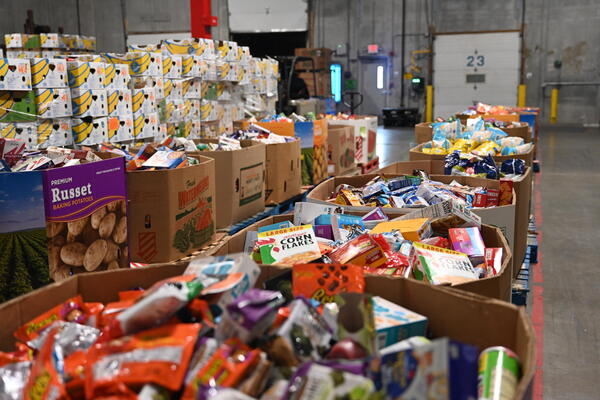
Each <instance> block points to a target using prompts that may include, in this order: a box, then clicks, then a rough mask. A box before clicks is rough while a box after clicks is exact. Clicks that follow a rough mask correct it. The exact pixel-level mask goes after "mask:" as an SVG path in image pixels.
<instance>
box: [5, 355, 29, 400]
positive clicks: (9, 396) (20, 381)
mask: <svg viewBox="0 0 600 400" xmlns="http://www.w3.org/2000/svg"><path fill="white" fill-rule="evenodd" d="M31 364H32V362H31V352H28V351H23V350H18V351H16V352H13V353H4V352H0V398H1V399H3V400H20V399H22V398H23V389H24V388H25V384H26V383H27V380H28V378H29V371H30V370H31Z"/></svg>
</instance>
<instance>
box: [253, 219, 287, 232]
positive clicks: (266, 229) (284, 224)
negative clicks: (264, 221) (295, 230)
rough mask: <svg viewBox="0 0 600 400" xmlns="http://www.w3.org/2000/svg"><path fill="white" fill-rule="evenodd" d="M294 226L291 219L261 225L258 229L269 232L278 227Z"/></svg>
mask: <svg viewBox="0 0 600 400" xmlns="http://www.w3.org/2000/svg"><path fill="white" fill-rule="evenodd" d="M292 226H294V224H292V223H291V222H290V221H283V222H279V223H277V224H271V225H266V226H261V227H259V228H258V229H257V231H258V232H259V233H260V232H269V231H275V230H277V229H284V228H290V227H292Z"/></svg>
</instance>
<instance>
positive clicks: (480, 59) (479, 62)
mask: <svg viewBox="0 0 600 400" xmlns="http://www.w3.org/2000/svg"><path fill="white" fill-rule="evenodd" d="M484 65H485V56H467V67H483V66H484Z"/></svg>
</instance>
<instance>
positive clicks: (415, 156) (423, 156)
mask: <svg viewBox="0 0 600 400" xmlns="http://www.w3.org/2000/svg"><path fill="white" fill-rule="evenodd" d="M423 146H425V143H421V144H419V145H417V146H415V147H413V148H412V149H410V151H409V153H408V158H409V160H410V161H418V160H425V161H427V160H442V161H443V160H444V159H445V158H446V155H445V154H427V153H423V151H422V149H423ZM534 152H535V145H533V146H532V148H531V149H530V150H529V151H528V152H527V153H525V154H516V155H513V156H494V161H496V162H498V163H501V162H503V161H506V160H510V159H513V158H520V159H522V160H523V161H525V165H527V166H532V165H533V153H534Z"/></svg>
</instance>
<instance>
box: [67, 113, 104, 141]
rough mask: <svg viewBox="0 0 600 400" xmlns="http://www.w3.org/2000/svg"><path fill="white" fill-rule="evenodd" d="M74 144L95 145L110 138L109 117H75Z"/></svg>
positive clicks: (73, 122)
mask: <svg viewBox="0 0 600 400" xmlns="http://www.w3.org/2000/svg"><path fill="white" fill-rule="evenodd" d="M72 124H73V144H75V145H86V146H90V145H94V144H100V143H103V142H106V141H107V140H108V119H107V118H106V117H103V118H91V119H90V118H85V119H81V118H73V121H72Z"/></svg>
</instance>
